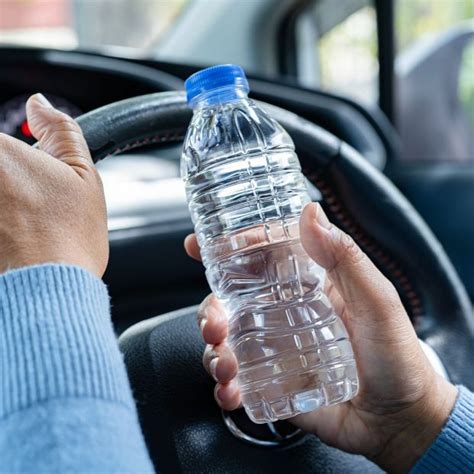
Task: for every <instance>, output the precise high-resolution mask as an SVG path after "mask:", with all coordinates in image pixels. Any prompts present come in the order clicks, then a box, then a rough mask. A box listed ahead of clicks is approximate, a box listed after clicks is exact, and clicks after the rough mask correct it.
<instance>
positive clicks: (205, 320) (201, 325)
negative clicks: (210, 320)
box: [199, 318, 207, 332]
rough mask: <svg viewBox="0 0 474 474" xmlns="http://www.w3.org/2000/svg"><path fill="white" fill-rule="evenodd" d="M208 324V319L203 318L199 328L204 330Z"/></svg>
mask: <svg viewBox="0 0 474 474" xmlns="http://www.w3.org/2000/svg"><path fill="white" fill-rule="evenodd" d="M206 324H207V319H206V318H202V319H201V321H200V322H199V329H200V330H201V332H203V331H204V326H205V325H206Z"/></svg>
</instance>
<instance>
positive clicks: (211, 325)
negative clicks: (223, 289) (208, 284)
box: [197, 293, 229, 344]
mask: <svg viewBox="0 0 474 474" xmlns="http://www.w3.org/2000/svg"><path fill="white" fill-rule="evenodd" d="M197 319H198V324H199V327H200V329H201V333H202V337H203V339H204V341H205V342H207V343H208V344H220V343H221V342H223V341H224V340H225V338H226V337H227V334H228V332H229V323H228V320H227V316H226V313H225V310H224V308H223V307H222V305H221V304H220V302H219V300H218V299H217V298H216V297H215V296H214V294H212V293H211V294H210V295H209V296H207V297H206V298H205V300H204V301H203V302H202V303H201V306H200V307H199V309H198V313H197Z"/></svg>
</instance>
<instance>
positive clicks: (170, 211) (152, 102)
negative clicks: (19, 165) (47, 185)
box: [0, 0, 474, 473]
mask: <svg viewBox="0 0 474 474" xmlns="http://www.w3.org/2000/svg"><path fill="white" fill-rule="evenodd" d="M410 1H412V4H413V5H414V4H417V5H418V4H419V5H421V6H423V5H424V6H426V5H427V4H430V2H429V1H424V2H423V1H422V0H416V1H415V0H409V1H408V3H410ZM59 3H61V2H59ZM64 3H67V2H64ZM71 3H73V4H74V9H73V12H74V14H75V18H76V20H75V21H76V24H75V26H74V28H75V30H77V31H79V32H80V31H81V28H82V29H84V28H85V26H84V25H83V24H82V23H80V22H79V20H78V18H79V19H81V18H82V19H84V18H86V19H87V18H89V17H90V16H89V17H88V15H95V16H97V18H95V20H94V21H91V23H92V24H93V25H95V26H96V27H97V28H99V29H100V28H103V29H104V30H106V29H107V21H108V17H107V15H104V12H103V11H98V10H94V9H93V8H94V7H93V6H89V7H87V6H84V5H85V3H86V2H83V3H84V5H82V6H81V2H71ZM90 3H96V4H97V5H98V4H100V3H101V2H90ZM102 3H105V4H107V5H108V8H112V7H113V6H112V3H113V2H112V3H111V2H110V1H108V2H107V1H104V2H102ZM118 3H127V2H118ZM130 3H134V2H130ZM153 3H154V2H148V4H150V5H151V4H153ZM155 3H159V2H155ZM454 3H456V2H454ZM459 3H460V4H461V3H462V2H459ZM468 3H469V2H466V4H468ZM162 4H170V5H171V4H173V5H172V6H173V8H175V9H176V8H177V7H176V5H175V4H179V12H178V13H176V11H175V12H174V16H172V15H171V16H170V18H171V20H169V23H170V25H169V26H168V31H167V33H166V35H165V39H161V40H160V42H158V44H155V43H153V42H151V43H150V45H149V46H148V49H147V50H146V51H145V50H143V51H140V52H137V51H135V50H133V48H125V47H118V46H117V45H120V43H119V42H118V41H116V42H115V43H113V42H112V40H110V43H105V44H96V45H94V44H93V43H92V42H89V43H88V42H87V41H84V42H83V43H84V45H82V43H81V41H79V42H78V45H77V46H75V47H73V48H70V49H63V48H61V47H60V46H61V45H59V46H56V47H54V46H51V45H49V46H48V45H46V46H38V45H36V44H27V45H25V44H21V45H20V44H15V41H14V40H10V41H7V40H4V39H3V38H2V36H0V131H1V132H4V133H7V134H9V135H12V136H15V137H17V138H19V139H21V140H23V141H25V142H27V143H30V144H33V143H34V142H35V140H34V138H33V137H32V136H31V132H30V131H29V128H28V124H27V122H26V118H25V111H24V107H25V102H26V100H27V98H28V97H29V95H31V94H32V93H35V92H42V93H43V94H45V95H46V97H48V98H49V99H50V100H51V101H52V102H53V104H55V105H56V106H57V107H59V108H60V109H61V110H63V111H65V112H67V113H69V114H71V115H73V116H74V117H76V118H77V120H78V123H79V124H80V126H81V128H82V129H83V132H84V135H85V137H86V140H87V143H88V145H89V148H90V150H91V154H92V157H93V159H94V162H96V163H97V167H98V169H99V172H100V174H101V176H102V179H103V182H104V189H105V194H106V200H107V207H108V219H109V238H110V261H109V265H108V269H107V272H106V274H105V277H104V279H105V282H106V283H107V285H108V287H109V291H110V294H111V301H112V316H113V323H114V327H115V330H116V333H117V337H118V338H119V341H120V347H121V349H122V351H123V354H124V358H125V362H126V365H127V369H128V372H129V378H130V381H131V384H132V388H133V391H134V396H135V398H136V401H137V407H138V411H139V416H140V423H141V426H142V429H143V432H144V435H145V439H146V443H147V446H148V448H149V452H150V455H151V458H152V460H153V462H154V464H155V467H156V468H157V470H158V471H159V472H229V473H230V472H260V473H261V472H314V471H315V470H317V471H318V472H380V470H379V468H377V467H376V466H375V465H374V464H372V463H370V462H369V461H367V460H366V459H364V458H362V457H360V456H355V455H350V454H347V453H343V452H342V451H339V450H337V449H335V448H331V447H329V446H326V445H324V444H323V443H322V442H320V441H319V440H318V439H317V438H316V437H315V436H309V435H305V434H304V433H303V432H301V431H300V430H298V429H296V428H294V427H293V426H292V425H291V424H289V423H287V422H277V423H270V424H268V425H254V424H253V423H251V422H250V421H249V420H248V419H247V418H246V415H245V414H244V412H243V411H242V410H238V411H236V412H233V413H223V412H222V411H221V410H220V409H219V408H218V406H217V405H216V404H215V402H214V400H213V381H212V379H211V378H210V377H209V376H208V374H207V373H206V372H205V370H204V369H203V367H202V363H201V359H202V350H203V347H204V343H203V342H202V340H201V337H200V333H199V328H198V325H197V323H196V309H197V306H196V305H198V304H199V303H200V302H201V301H202V299H203V298H204V297H205V296H206V295H207V294H208V293H209V291H210V290H209V287H208V284H207V282H206V278H205V274H204V270H203V267H202V265H201V264H200V263H198V262H195V261H193V260H191V259H190V258H189V257H188V256H187V255H186V254H185V252H184V249H183V240H184V238H185V236H186V235H188V234H189V233H191V232H193V225H192V222H191V219H190V216H189V212H188V208H187V203H186V196H185V193H184V187H183V183H182V181H181V178H180V154H181V146H182V141H183V137H184V134H185V132H186V128H187V125H188V123H189V120H190V118H191V114H192V112H191V110H190V109H189V108H188V106H187V105H186V101H185V96H184V92H183V84H184V80H185V79H186V78H187V77H188V76H189V75H190V74H192V73H194V72H196V71H197V70H199V69H201V68H202V67H206V66H209V65H212V64H217V63H223V62H228V63H239V64H241V65H242V66H243V67H244V68H245V69H246V71H247V72H248V77H249V82H250V89H251V92H250V96H251V97H252V98H253V99H255V100H257V101H259V102H260V103H261V104H262V105H263V106H264V107H265V108H266V110H267V111H268V112H269V113H270V114H271V115H272V116H273V117H274V118H276V119H277V120H278V121H279V122H280V123H281V124H282V125H283V127H284V128H285V129H286V130H287V131H288V132H289V133H290V135H291V137H292V139H293V140H294V142H295V145H296V151H297V153H298V156H299V159H300V161H301V165H302V168H303V171H304V174H305V176H306V178H307V180H308V186H309V187H310V189H311V195H312V198H313V200H315V201H320V202H321V204H322V206H323V207H324V209H325V211H326V212H327V214H328V216H329V218H330V219H331V220H332V221H333V222H334V223H335V224H336V225H338V226H339V227H341V228H342V229H343V230H345V231H346V232H348V233H349V234H350V235H351V236H352V237H353V238H354V239H355V241H356V242H357V243H358V244H359V245H360V246H361V247H362V249H363V250H364V251H365V252H366V253H367V254H368V255H369V256H370V258H371V259H373V261H374V262H375V263H376V265H377V266H378V267H379V269H381V270H382V272H383V273H384V274H385V275H386V276H387V277H388V278H389V279H390V280H391V281H392V282H393V284H394V285H395V287H396V288H397V290H398V292H399V294H400V296H401V299H402V302H403V304H404V306H405V308H406V310H407V313H408V315H409V316H410V318H411V321H412V322H413V325H414V327H415V329H416V331H417V334H418V337H419V338H420V339H421V340H422V341H423V342H424V345H425V346H426V352H427V354H428V355H429V357H431V358H432V360H433V363H434V364H438V366H439V370H440V371H443V373H444V374H445V376H446V377H448V378H449V379H450V380H451V381H452V382H454V383H460V384H464V385H465V386H467V387H468V388H470V389H471V390H472V389H474V371H473V370H472V362H473V361H474V311H473V307H472V301H473V300H474V271H473V268H474V245H473V242H474V110H473V108H474V60H472V58H473V57H474V49H472V48H473V47H474V22H473V20H472V16H471V17H470V18H471V19H470V20H469V16H466V15H469V14H471V15H472V14H474V12H472V9H471V10H469V9H468V7H467V10H466V11H467V12H468V13H467V14H464V16H459V18H458V17H455V16H453V17H452V18H453V19H452V22H451V23H450V24H447V25H445V24H444V23H441V26H440V29H439V30H437V31H434V32H431V33H432V34H430V35H425V36H423V38H422V39H420V40H418V39H417V40H416V41H413V44H410V45H409V47H408V46H407V49H406V51H404V52H403V54H402V53H400V52H399V51H398V49H397V45H396V41H397V35H398V34H399V28H400V21H399V20H400V18H399V16H397V15H401V13H400V11H405V10H407V8H408V7H409V5H408V6H407V1H406V0H375V1H371V0H345V1H344V2H340V3H339V2H337V6H336V2H334V1H333V2H331V1H330V0H310V1H299V0H287V1H286V0H285V1H282V2H280V1H278V0H261V1H257V0H255V1H250V2H248V1H241V2H231V1H227V0H223V1H221V2H217V1H208V2H207V4H206V1H202V0H194V1H193V0H188V1H187V2H185V1H181V2H178V1H176V2H172V1H169V2H162ZM97 5H96V7H95V8H98V7H97ZM143 5H144V3H143V2H141V1H138V2H136V5H135V8H136V9H140V8H145V7H144V6H143ZM430 5H432V6H433V9H436V2H431V4H430ZM12 8H13V7H12ZM81 8H82V9H83V10H81ZM87 8H90V9H91V11H88V10H87ZM117 8H118V7H117ZM130 8H131V7H130ZM160 8H165V7H164V6H163V5H162V6H161V7H160ZM453 8H454V7H453ZM79 10H81V11H80V12H79V13H80V14H79V13H78V11H79ZM163 11H164V10H163ZM163 11H161V13H163ZM420 11H423V10H420V9H419V10H416V11H415V13H413V15H421V13H420ZM101 12H102V13H101ZM361 12H362V13H364V15H366V16H364V17H363V20H364V21H365V20H367V21H369V20H370V21H371V22H372V23H373V35H374V36H373V41H374V48H375V51H376V52H375V53H374V58H373V60H374V61H376V63H377V67H376V74H375V76H372V77H371V78H370V81H371V82H370V85H371V87H372V89H371V90H373V91H375V92H374V93H375V96H376V98H375V99H374V100H372V101H371V100H363V99H361V98H360V96H358V95H357V93H354V94H352V93H346V91H342V89H335V88H331V87H328V86H325V85H324V84H323V82H321V81H319V82H318V81H317V78H318V77H319V76H321V74H322V73H321V68H322V67H323V65H324V64H325V63H324V61H322V59H324V58H326V59H327V57H326V56H325V55H327V54H333V53H334V49H330V50H329V53H328V52H323V49H322V48H323V46H324V47H325V46H328V41H329V40H328V35H331V34H336V33H337V34H345V33H344V32H346V33H347V31H350V30H351V29H350V28H346V26H347V22H348V21H351V19H354V16H357V15H360V14H361ZM470 12H471V13H470ZM125 14H127V13H126V12H125ZM425 14H426V12H425ZM437 14H438V13H437ZM81 15H82V16H81ZM100 15H102V16H100ZM440 15H443V12H441V13H440ZM453 15H454V14H453ZM110 17H111V18H112V17H113V15H110ZM458 19H459V21H457V20H458ZM99 20H100V21H99ZM132 20H133V18H132ZM132 20H131V21H132ZM231 20H232V21H231ZM356 20H357V18H356ZM359 20H360V18H359ZM359 20H358V21H359ZM123 21H124V20H123V19H122V22H123ZM408 21H411V20H410V19H408ZM443 21H444V20H443ZM78 22H79V23H80V25H79V26H81V28H79V27H78V26H77V24H79V23H78ZM83 23H84V24H87V21H84V22H83ZM97 24H98V25H99V26H97ZM130 24H132V23H130ZM193 25H195V26H194V27H193ZM345 25H346V26H345ZM124 26H126V25H125V24H122V27H124ZM0 28H4V29H5V30H7V29H8V28H7V27H6V26H4V25H2V21H1V20H0ZM10 28H11V26H10ZM91 28H92V26H91ZM341 28H342V29H341ZM344 28H346V29H345V30H344ZM237 30H238V31H237ZM2 31H3V30H2ZM92 33H93V32H92ZM92 33H91V37H92V36H93V34H92ZM83 34H85V35H86V36H87V31H86V33H83ZM104 37H105V36H104ZM118 37H120V34H118ZM308 38H309V39H308ZM310 40H311V41H310ZM91 41H92V40H91ZM325 41H326V42H325ZM335 42H336V43H337V41H335ZM415 43H416V44H415ZM114 44H115V46H114ZM315 45H316V46H315ZM318 48H320V49H321V52H320V53H319V56H318V54H317V52H316V51H315V50H318ZM466 51H468V52H470V54H467V53H466ZM468 56H469V57H468ZM331 58H332V57H331ZM466 58H467V59H466ZM318 61H319V63H318ZM334 61H336V59H335V58H334ZM318 64H319V66H318ZM466 64H467V65H466ZM365 66H366V63H365V62H364V61H362V60H360V63H358V66H357V67H360V68H364V67H365ZM341 67H342V69H341V70H340V71H339V74H343V73H345V74H347V78H343V79H345V80H346V82H347V83H348V84H349V85H348V86H347V87H349V88H350V87H353V88H359V89H360V90H359V91H358V93H359V92H360V91H361V90H362V86H358V85H357V84H358V83H357V77H356V76H357V74H355V73H354V79H352V78H351V72H350V70H348V69H344V68H345V66H344V64H342V66H341ZM313 70H314V71H316V72H314V71H313ZM466 70H467V72H466ZM308 71H312V72H311V73H310V72H308ZM318 71H319V73H318ZM356 72H357V71H356ZM312 76H314V77H316V79H314V77H313V78H312ZM466 77H467V78H468V79H467V80H466ZM460 78H462V79H463V81H464V82H468V83H469V84H468V86H465V85H463V86H462V87H463V88H464V89H466V88H468V87H471V89H469V90H470V91H471V92H470V94H471V95H468V94H464V95H463V96H461V94H460V93H459V89H460V86H459V81H460V80H461V79H460ZM469 81H470V82H469ZM464 89H463V90H464ZM465 97H468V98H469V97H470V98H471V99H469V100H471V101H470V102H469V101H467V102H466V100H465V99H464V98H465ZM466 104H467V105H466ZM315 466H316V467H315Z"/></svg>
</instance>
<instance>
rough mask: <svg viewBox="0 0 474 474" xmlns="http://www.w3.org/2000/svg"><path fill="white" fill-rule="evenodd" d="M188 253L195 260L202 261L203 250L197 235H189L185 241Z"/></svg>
mask: <svg viewBox="0 0 474 474" xmlns="http://www.w3.org/2000/svg"><path fill="white" fill-rule="evenodd" d="M184 248H185V250H186V253H187V254H188V255H189V256H190V257H191V258H194V260H197V261H199V262H200V261H201V249H200V248H199V244H198V241H197V238H196V234H189V235H188V236H186V238H185V239H184Z"/></svg>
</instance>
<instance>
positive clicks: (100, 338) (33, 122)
mask: <svg viewBox="0 0 474 474" xmlns="http://www.w3.org/2000/svg"><path fill="white" fill-rule="evenodd" d="M27 117H28V124H29V126H30V129H31V131H32V133H33V135H34V136H35V137H36V138H37V139H38V141H39V149H33V148H32V147H30V146H28V145H26V144H25V143H23V142H20V141H19V140H16V139H15V138H12V137H9V136H6V135H4V134H0V203H1V205H0V471H1V472H8V473H10V474H12V473H25V472H28V473H29V472H47V473H64V472H77V473H78V472H81V473H94V474H95V473H101V474H102V473H104V474H106V473H119V472H120V473H147V472H153V467H152V465H151V462H150V459H149V456H148V453H147V450H146V447H145V443H144V440H143V436H142V434H141V431H140V426H139V423H138V419H137V414H136V409H135V406H134V401H133V398H132V394H131V390H130V385H129V383H128V380H127V376H126V372H125V367H124V363H123V360H122V358H121V355H120V353H119V350H118V346H117V342H116V339H115V336H114V333H113V330H112V325H111V320H110V308H109V297H108V294H107V290H106V288H105V286H104V284H103V283H102V282H101V281H100V278H101V277H102V275H103V273H104V271H105V268H106V265H107V260H108V232H107V217H106V209H105V199H104V193H103V189H102V183H101V180H100V177H99V175H98V173H97V171H96V169H95V167H94V164H93V162H92V159H91V156H90V154H89V151H88V149H87V145H86V143H85V140H84V137H83V135H82V132H81V129H80V128H79V126H78V125H77V123H76V122H75V121H74V120H72V119H71V118H70V117H68V116H67V115H65V114H63V113H61V112H60V111H58V110H56V109H54V108H53V107H52V106H51V104H49V102H48V101H47V100H46V99H45V98H44V97H42V96H40V95H37V96H34V97H33V98H30V100H29V101H28V104H27Z"/></svg>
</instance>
